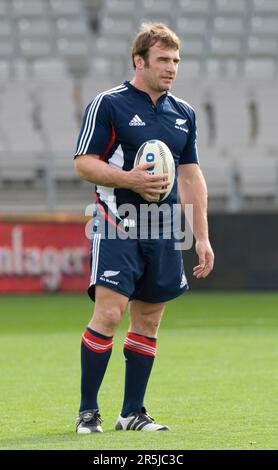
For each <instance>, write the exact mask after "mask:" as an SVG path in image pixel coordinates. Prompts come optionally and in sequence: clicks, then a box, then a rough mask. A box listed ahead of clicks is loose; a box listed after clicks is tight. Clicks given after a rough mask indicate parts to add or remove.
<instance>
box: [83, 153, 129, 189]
mask: <svg viewBox="0 0 278 470" xmlns="http://www.w3.org/2000/svg"><path fill="white" fill-rule="evenodd" d="M75 169H76V172H77V174H78V176H79V177H80V178H81V179H84V180H86V181H89V182H90V183H94V184H98V185H101V186H107V187H110V188H126V187H127V178H126V172H125V171H123V170H117V169H115V168H112V167H111V166H110V165H108V164H107V163H105V162H103V161H101V160H99V159H98V158H97V156H89V155H81V156H80V157H77V158H76V159H75Z"/></svg>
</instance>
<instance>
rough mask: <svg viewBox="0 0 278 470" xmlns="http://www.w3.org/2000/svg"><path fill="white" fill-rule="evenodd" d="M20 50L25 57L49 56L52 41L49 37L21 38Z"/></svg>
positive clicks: (38, 57)
mask: <svg viewBox="0 0 278 470" xmlns="http://www.w3.org/2000/svg"><path fill="white" fill-rule="evenodd" d="M19 48H20V52H21V54H22V57H24V58H25V59H36V58H37V59H40V58H42V57H50V56H51V52H52V43H51V40H49V39H37V40H36V41H33V40H31V39H22V40H21V41H20V42H19Z"/></svg>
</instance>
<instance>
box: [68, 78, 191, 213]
mask: <svg viewBox="0 0 278 470" xmlns="http://www.w3.org/2000/svg"><path fill="white" fill-rule="evenodd" d="M196 134H197V132H196V121H195V112H194V109H193V108H192V107H191V106H190V105H189V104H188V103H187V102H186V101H183V100H181V99H179V98H177V97H176V96H174V95H172V93H170V92H165V93H164V94H163V95H162V96H161V97H160V98H159V99H158V100H157V102H156V105H154V103H153V102H152V100H151V98H150V96H149V95H148V93H145V92H144V91H141V90H139V89H137V88H136V87H134V86H133V85H132V84H131V83H129V82H128V81H125V82H124V83H123V84H122V85H120V86H118V87H115V88H112V89H110V90H107V91H104V92H103V93H100V94H99V95H97V96H96V97H95V98H94V99H93V100H92V102H91V103H90V104H89V105H88V106H87V108H86V111H85V115H84V119H83V123H82V127H81V130H80V134H79V137H78V142H77V148H76V153H75V156H78V155H86V154H96V155H100V157H101V159H102V160H104V161H106V162H107V163H108V164H109V165H110V166H111V167H113V168H116V169H122V170H131V169H132V168H133V164H134V159H135V156H136V153H137V151H138V149H139V148H140V146H141V145H142V144H143V143H144V142H146V141H147V140H153V139H158V140H161V141H163V142H164V143H165V144H166V145H167V146H168V147H169V149H170V150H171V152H172V154H173V157H174V161H175V166H176V170H177V168H178V166H179V165H181V164H188V163H196V164H198V163H199V161H198V151H197V143H196ZM95 197H96V199H97V200H98V202H99V203H100V204H101V205H102V206H103V208H104V210H105V211H112V212H113V213H114V214H115V212H117V208H118V207H119V206H120V205H122V204H125V203H130V204H133V205H134V206H135V207H140V204H146V201H145V200H144V199H143V198H142V197H141V196H140V195H139V194H138V193H135V192H134V191H132V190H128V189H121V188H116V189H115V188H108V187H104V186H100V185H97V186H96V194H95ZM176 202H177V171H176V180H175V183H174V185H173V189H172V191H171V193H170V194H169V196H168V197H167V199H165V200H164V201H163V203H167V204H169V205H170V206H172V205H173V204H175V203H176Z"/></svg>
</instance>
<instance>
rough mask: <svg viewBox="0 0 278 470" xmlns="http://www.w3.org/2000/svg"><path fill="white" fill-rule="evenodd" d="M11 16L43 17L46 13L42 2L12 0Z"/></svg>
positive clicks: (45, 3) (35, 0) (37, 0)
mask: <svg viewBox="0 0 278 470" xmlns="http://www.w3.org/2000/svg"><path fill="white" fill-rule="evenodd" d="M11 4H12V14H13V15H14V16H15V17H17V18H21V17H27V16H43V15H44V14H45V13H46V11H47V2H45V1H44V0H12V2H11Z"/></svg>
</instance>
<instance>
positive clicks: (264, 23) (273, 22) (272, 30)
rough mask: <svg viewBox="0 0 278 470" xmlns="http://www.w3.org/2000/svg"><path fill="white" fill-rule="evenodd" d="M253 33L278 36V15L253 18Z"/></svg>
mask: <svg viewBox="0 0 278 470" xmlns="http://www.w3.org/2000/svg"><path fill="white" fill-rule="evenodd" d="M251 32H252V33H253V34H254V35H260V34H262V35H263V36H269V35H273V36H277V32H278V14H277V16H255V17H253V18H251Z"/></svg>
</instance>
